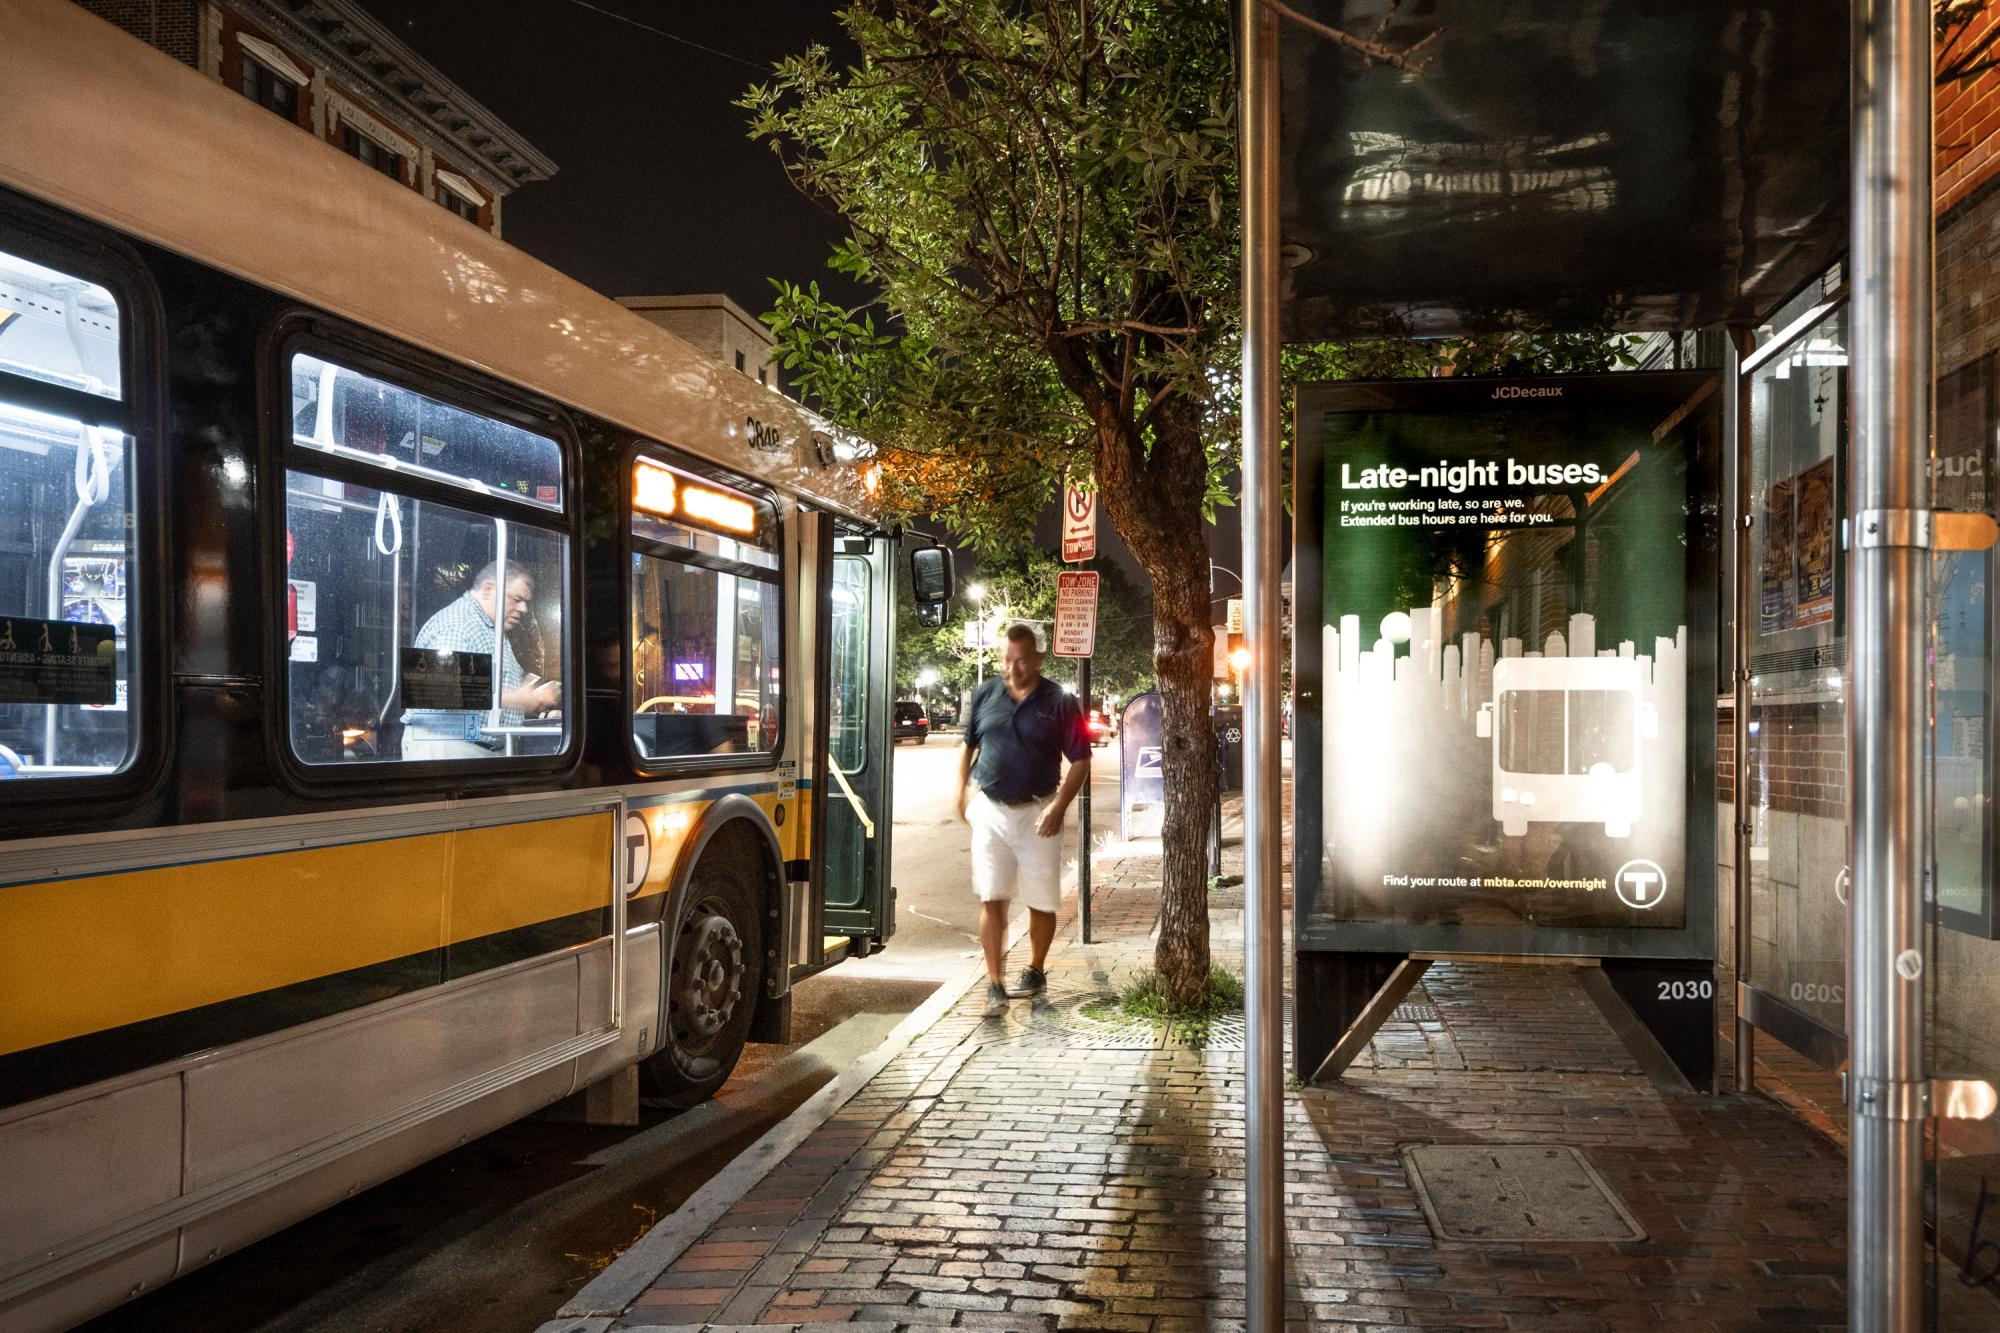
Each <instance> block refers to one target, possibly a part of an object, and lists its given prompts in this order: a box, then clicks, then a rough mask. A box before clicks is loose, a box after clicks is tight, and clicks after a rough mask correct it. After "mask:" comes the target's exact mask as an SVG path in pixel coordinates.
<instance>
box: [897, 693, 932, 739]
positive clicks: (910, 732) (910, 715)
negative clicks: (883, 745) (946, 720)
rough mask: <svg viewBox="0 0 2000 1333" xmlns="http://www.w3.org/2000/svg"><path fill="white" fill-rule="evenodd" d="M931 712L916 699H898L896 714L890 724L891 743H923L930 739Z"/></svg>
mask: <svg viewBox="0 0 2000 1333" xmlns="http://www.w3.org/2000/svg"><path fill="white" fill-rule="evenodd" d="M930 734H931V719H930V714H928V713H926V712H925V711H924V706H923V705H922V704H920V703H918V702H917V701H916V700H915V699H898V700H897V701H896V715H895V717H894V718H893V719H891V721H890V724H889V744H891V745H899V744H901V743H902V742H904V741H915V742H916V743H917V744H919V745H922V744H923V743H924V742H925V741H926V740H928V739H930Z"/></svg>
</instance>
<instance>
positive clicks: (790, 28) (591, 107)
mask: <svg viewBox="0 0 2000 1333" xmlns="http://www.w3.org/2000/svg"><path fill="white" fill-rule="evenodd" d="M362 3H363V5H364V7H365V8H367V9H368V10H369V12H370V13H372V14H374V15H375V17H377V18H378V19H380V20H381V21H382V22H383V23H385V24H387V25H388V26H389V27H390V28H392V29H394V30H395V31H396V32H397V33H399V34H400V35H401V36H402V37H403V39H404V40H405V41H407V42H409V44H410V45H411V46H412V47H413V48H415V49H416V50H417V51H418V52H419V53H420V54H421V55H422V56H423V57H424V58H425V59H426V60H429V61H430V62H431V63H432V64H434V65H436V66H437V67H438V68H439V69H441V70H443V71H444V73H445V74H446V75H447V76H448V77H450V78H451V79H452V80H453V81H454V82H456V83H458V84H459V86H460V87H462V88H464V89H465V90H466V92H468V93H470V94H471V95H472V97H473V98H475V99H476V100H478V101H479V102H482V103H484V104H485V105H486V106H487V107H489V108H490V109H492V110H493V111H494V112H495V113H496V114H498V115H499V116H500V118H501V119H502V120H505V121H506V122H507V123H508V124H509V125H511V126H513V127H514V128H515V129H516V130H518V131H519V132H520V133H521V134H522V135H523V136H525V137H526V138H527V140H528V141H529V142H530V143H532V144H534V145H535V147H537V148H539V149H540V150H541V151H542V152H544V153H546V154H547V155H548V156H549V157H551V158H553V159H555V163H556V166H557V168H558V169H557V172H556V174H555V176H554V177H552V178H551V179H549V180H546V181H540V182H536V183H533V184H529V185H525V186H523V187H522V188H521V189H520V190H519V191H517V192H516V193H514V194H512V195H510V196H509V197H508V198H507V201H506V203H505V205H504V206H503V208H502V213H501V229H502V232H503V234H504V235H505V236H506V239H507V240H508V241H509V242H511V243H512V244H514V245H517V246H519V247H521V248H522V249H523V250H526V251H528V252H529V253H530V254H532V255H534V256H535V257H536V258H538V259H541V260H543V261H545V262H547V263H549V264H551V265H553V266H554V267H556V268H559V269H561V270H563V271H564V272H565V273H568V274H570V275H571V276H573V277H576V278H578V279H580V280H582V281H583V282H585V283H588V284H589V285H590V286H592V287H594V288H596V289H597V290H598V291H600V292H603V293H604V294H605V295H607V296H641V295H658V294H662V293H673V292H711V291H722V292H727V293H728V294H729V295H730V296H732V297H734V298H735V299H736V301H737V302H739V303H740V304H741V305H742V306H743V307H744V308H745V309H747V310H749V311H750V312H751V313H752V314H753V315H754V314H760V313H762V312H763V311H764V310H765V309H767V308H768V307H769V306H770V295H771V287H770V282H769V280H770V279H771V278H773V277H784V278H788V279H791V280H794V281H803V280H807V279H811V278H820V279H822V281H824V278H825V267H826V253H827V247H828V246H830V245H831V244H832V243H833V242H834V241H835V240H837V239H839V237H840V235H841V234H842V233H841V228H840V225H839V223H838V222H836V221H835V220H834V219H833V218H831V217H829V216H828V215H827V214H826V213H824V212H823V211H821V210H820V209H819V208H818V207H817V206H815V205H814V204H813V203H811V202H810V201H809V200H807V199H806V198H805V197H804V196H802V195H800V194H799V193H798V191H796V190H795V189H793V188H792V186H791V185H790V184H789V183H788V182H787V181H786V180H785V177H784V174H783V173H782V172H781V171H780V170H779V169H778V165H777V161H776V159H775V158H774V157H773V155H772V153H771V150H770V149H769V148H768V147H766V146H764V145H762V144H756V143H752V142H751V141H750V139H749V137H748V135H747V134H746V133H745V131H744V126H745V116H746V113H745V112H744V111H743V110H742V109H741V108H738V107H736V106H733V105H731V103H732V102H733V101H734V100H735V99H736V98H737V97H740V96H741V95H742V93H743V90H744V89H745V88H747V87H749V86H750V85H751V84H752V83H755V82H758V81H759V80H760V78H762V77H763V74H764V71H767V70H768V69H769V68H770V66H771V64H772V63H773V62H775V61H776V60H778V59H780V58H782V57H783V56H786V55H791V54H794V53H796V52H801V51H804V50H805V49H806V47H807V46H809V45H810V44H812V43H813V42H823V43H826V44H828V45H830V46H833V47H834V48H835V49H836V51H839V52H843V53H845V52H849V51H851V49H852V48H851V47H849V46H847V44H846V39H845V35H844V34H843V33H842V32H841V29H840V25H839V23H838V22H836V21H835V18H834V6H833V3H832V0H825V3H815V0H758V2H754V3H735V4H715V3H706V2H705V0H679V3H659V2H658V0H652V2H650V3H649V2H648V0H589V3H588V5H586V4H579V3H576V2H575V0H362ZM606 11H610V12H606ZM611 13H620V14H624V15H628V16H630V17H631V18H633V19H635V20H637V21H638V22H640V23H644V24H647V25H649V26H651V27H654V28H659V29H662V30H664V31H667V32H670V33H672V34H674V36H676V37H681V38H685V39H686V41H687V42H693V43H697V44H699V45H700V46H703V47H708V48H711V49H712V51H715V52H722V53H724V54H719V55H718V54H712V53H711V52H710V51H703V50H698V49H696V48H695V47H694V46H690V45H687V44H685V43H684V42H677V41H674V40H672V39H671V38H668V37H663V36H660V35H657V34H656V33H653V32H648V31H645V30H644V29H642V28H639V27H635V26H633V25H632V24H629V23H623V22H620V21H619V20H618V19H616V18H613V17H611V16H610V14H611ZM744 62H747V63H744ZM753 66H754V68H753Z"/></svg>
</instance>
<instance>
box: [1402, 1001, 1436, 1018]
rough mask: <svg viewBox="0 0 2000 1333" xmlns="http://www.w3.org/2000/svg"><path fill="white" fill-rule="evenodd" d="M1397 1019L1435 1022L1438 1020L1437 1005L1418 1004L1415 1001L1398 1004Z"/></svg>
mask: <svg viewBox="0 0 2000 1333" xmlns="http://www.w3.org/2000/svg"><path fill="white" fill-rule="evenodd" d="M1396 1021H1397V1022H1398V1023H1435V1022H1437V1021H1438V1011H1437V1006H1436V1005H1434V1004H1418V1003H1415V1002H1414V1001H1413V1002H1411V1003H1409V1004H1399V1005H1397V1006H1396Z"/></svg>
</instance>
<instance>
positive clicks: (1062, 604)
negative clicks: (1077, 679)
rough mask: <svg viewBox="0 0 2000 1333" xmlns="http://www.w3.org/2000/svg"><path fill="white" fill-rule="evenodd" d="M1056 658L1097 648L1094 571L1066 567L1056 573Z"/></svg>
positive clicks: (1080, 653)
mask: <svg viewBox="0 0 2000 1333" xmlns="http://www.w3.org/2000/svg"><path fill="white" fill-rule="evenodd" d="M1052 637H1053V639H1054V644H1053V651H1054V652H1055V655H1056V656H1057V657H1089V656H1090V655H1091V654H1092V653H1093V652H1095V651H1097V573H1096V571H1094V570H1080V569H1066V570H1064V571H1063V572H1062V573H1060V574H1058V575H1056V627H1055V634H1054V635H1053V636H1052Z"/></svg>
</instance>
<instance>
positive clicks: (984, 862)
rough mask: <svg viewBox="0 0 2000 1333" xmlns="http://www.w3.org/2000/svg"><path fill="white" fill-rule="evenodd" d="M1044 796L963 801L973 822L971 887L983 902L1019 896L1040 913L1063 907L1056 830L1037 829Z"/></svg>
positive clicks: (1059, 844)
mask: <svg viewBox="0 0 2000 1333" xmlns="http://www.w3.org/2000/svg"><path fill="white" fill-rule="evenodd" d="M1047 804H1048V803H1047V802H1046V801H1030V802H1028V803H1027V804H1026V805H1002V804H1000V802H998V801H989V800H987V799H986V795H985V793H984V792H980V793H977V794H975V795H974V796H973V798H972V800H971V801H970V802H969V803H968V804H967V805H966V808H965V817H966V819H967V820H969V821H970V822H971V824H972V888H973V891H974V892H976V893H977V894H978V895H979V900H980V901H981V902H987V903H996V902H1000V903H1003V902H1011V901H1012V900H1013V899H1014V898H1015V896H1016V895H1017V894H1018V896H1019V897H1020V899H1021V901H1022V902H1024V903H1026V904H1027V905H1028V906H1029V907H1031V908H1033V909H1035V910H1036V911H1038V912H1053V911H1055V910H1056V909H1057V908H1059V907H1061V906H1062V850H1063V840H1062V838H1061V836H1060V835H1058V836H1056V837H1053V838H1044V837H1043V836H1041V835H1040V834H1039V833H1037V832H1035V826H1036V825H1037V824H1039V823H1041V822H1042V811H1043V809H1045V808H1046V807H1047Z"/></svg>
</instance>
